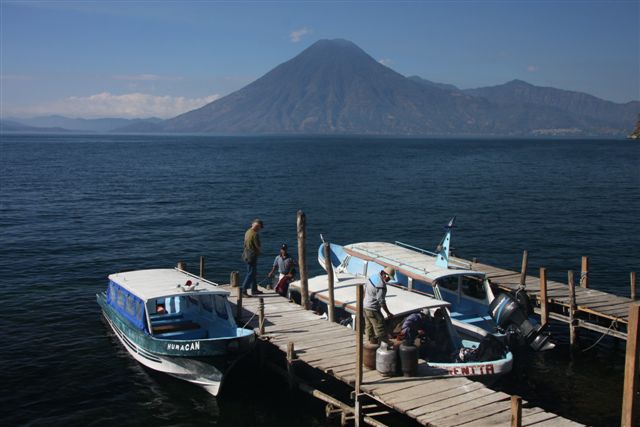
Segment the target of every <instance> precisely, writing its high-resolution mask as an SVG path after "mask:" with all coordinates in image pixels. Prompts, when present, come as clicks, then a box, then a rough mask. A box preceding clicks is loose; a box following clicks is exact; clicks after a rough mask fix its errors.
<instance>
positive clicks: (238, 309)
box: [236, 286, 242, 320]
mask: <svg viewBox="0 0 640 427" xmlns="http://www.w3.org/2000/svg"><path fill="white" fill-rule="evenodd" d="M236 289H237V290H238V294H237V295H238V297H237V299H236V320H240V319H241V318H242V288H241V287H240V286H238V287H236Z"/></svg>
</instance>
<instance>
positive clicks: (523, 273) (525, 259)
mask: <svg viewBox="0 0 640 427" xmlns="http://www.w3.org/2000/svg"><path fill="white" fill-rule="evenodd" d="M528 263H529V253H528V252H527V251H526V250H525V251H523V252H522V267H521V268H520V286H527V264H528Z"/></svg>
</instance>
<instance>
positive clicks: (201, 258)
mask: <svg viewBox="0 0 640 427" xmlns="http://www.w3.org/2000/svg"><path fill="white" fill-rule="evenodd" d="M200 277H202V278H203V279H204V255H200Z"/></svg>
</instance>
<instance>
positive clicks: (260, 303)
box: [258, 298, 264, 336]
mask: <svg viewBox="0 0 640 427" xmlns="http://www.w3.org/2000/svg"><path fill="white" fill-rule="evenodd" d="M258 333H259V334H260V336H262V335H264V298H260V300H259V301H258Z"/></svg>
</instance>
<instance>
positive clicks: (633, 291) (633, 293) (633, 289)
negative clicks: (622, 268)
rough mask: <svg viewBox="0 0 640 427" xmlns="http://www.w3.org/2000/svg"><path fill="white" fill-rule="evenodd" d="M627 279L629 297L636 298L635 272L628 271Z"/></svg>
mask: <svg viewBox="0 0 640 427" xmlns="http://www.w3.org/2000/svg"><path fill="white" fill-rule="evenodd" d="M629 281H630V282H631V299H636V272H635V271H632V272H631V273H629Z"/></svg>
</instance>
